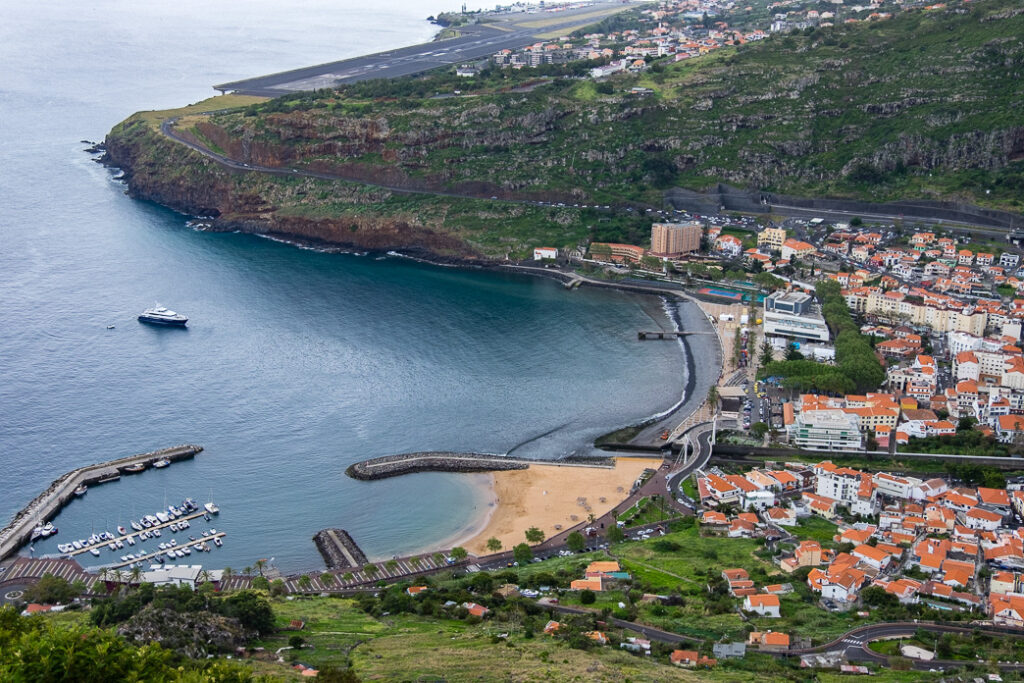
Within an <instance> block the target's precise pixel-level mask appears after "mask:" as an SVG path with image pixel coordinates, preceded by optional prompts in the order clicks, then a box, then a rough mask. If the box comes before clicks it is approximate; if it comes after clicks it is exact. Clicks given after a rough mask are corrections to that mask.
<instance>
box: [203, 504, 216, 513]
mask: <svg viewBox="0 0 1024 683" xmlns="http://www.w3.org/2000/svg"><path fill="white" fill-rule="evenodd" d="M203 507H204V508H206V511H207V512H209V513H210V514H211V515H215V514H217V513H218V512H220V508H219V507H217V506H216V505H214V504H213V503H207V504H206V505H204V506H203Z"/></svg>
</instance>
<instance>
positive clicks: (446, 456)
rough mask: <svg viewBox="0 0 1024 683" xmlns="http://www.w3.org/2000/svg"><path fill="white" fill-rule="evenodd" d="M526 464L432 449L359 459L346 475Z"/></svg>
mask: <svg viewBox="0 0 1024 683" xmlns="http://www.w3.org/2000/svg"><path fill="white" fill-rule="evenodd" d="M529 466H530V463H529V462H527V461H524V460H514V459H511V458H506V457H504V456H501V455H491V454H486V453H450V452H444V451H431V452H422V453H403V454H401V455H387V456H384V457H381V458H370V459H369V460H362V461H360V462H357V463H353V464H352V465H349V467H348V469H347V470H345V474H347V475H348V476H350V477H352V478H353V479H361V480H363V481H371V480H373V479H386V478H388V477H397V476H400V475H403V474H412V473H413V472H499V471H504V470H525V469H526V468H528V467H529Z"/></svg>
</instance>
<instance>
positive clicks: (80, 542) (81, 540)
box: [78, 538, 89, 550]
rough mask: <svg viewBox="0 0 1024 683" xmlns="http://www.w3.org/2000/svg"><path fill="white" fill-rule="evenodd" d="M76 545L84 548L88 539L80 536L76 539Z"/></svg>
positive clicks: (87, 543)
mask: <svg viewBox="0 0 1024 683" xmlns="http://www.w3.org/2000/svg"><path fill="white" fill-rule="evenodd" d="M78 545H80V546H82V548H84V547H86V546H87V545H89V541H87V540H85V539H84V538H80V539H78ZM79 550H81V548H79Z"/></svg>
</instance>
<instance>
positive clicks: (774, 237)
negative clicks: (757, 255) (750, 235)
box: [757, 228, 786, 251]
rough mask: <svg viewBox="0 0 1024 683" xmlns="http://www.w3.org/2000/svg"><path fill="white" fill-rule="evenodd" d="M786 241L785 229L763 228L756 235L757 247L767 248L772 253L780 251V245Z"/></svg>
mask: <svg viewBox="0 0 1024 683" xmlns="http://www.w3.org/2000/svg"><path fill="white" fill-rule="evenodd" d="M785 241H786V230H785V228H765V229H764V230H762V231H761V232H759V233H757V246H758V247H768V249H771V250H772V251H782V244H783V243H784V242H785Z"/></svg>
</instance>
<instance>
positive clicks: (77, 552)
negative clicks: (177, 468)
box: [61, 510, 206, 557]
mask: <svg viewBox="0 0 1024 683" xmlns="http://www.w3.org/2000/svg"><path fill="white" fill-rule="evenodd" d="M204 514H206V511H205V510H199V511H198V512H193V513H192V514H190V515H185V516H184V517H178V518H176V519H172V520H170V521H167V522H163V523H161V524H154V525H153V526H151V527H149V528H148V529H144V531H152V530H153V529H167V528H168V527H170V526H171V525H172V524H177V523H178V522H180V521H181V520H183V519H184V520H189V521H191V520H193V519H196V518H197V517H202V516H203V515H204ZM140 533H142V532H141V531H135V530H132V532H131V533H130V534H125V535H124V536H116V537H114V538H113V539H110V540H108V541H105V542H103V543H101V544H98V545H96V546H89V548H92V547H95V548H99V549H101V550H102V549H104V548H106V547H107V543H117V542H118V541H123V540H124V539H126V538H128V537H129V536H135V537H138V535H139V534H140ZM69 543H70V541H69ZM157 543H159V541H157ZM89 548H82V549H81V550H72V551H71V552H69V553H62V554H61V557H64V556H67V557H74V556H75V555H81V554H82V553H87V552H89Z"/></svg>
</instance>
